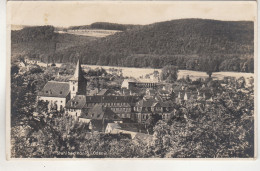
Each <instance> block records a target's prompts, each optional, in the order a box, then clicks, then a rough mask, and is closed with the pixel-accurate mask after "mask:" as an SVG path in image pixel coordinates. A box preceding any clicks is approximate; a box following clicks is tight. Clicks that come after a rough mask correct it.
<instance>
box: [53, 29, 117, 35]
mask: <svg viewBox="0 0 260 171" xmlns="http://www.w3.org/2000/svg"><path fill="white" fill-rule="evenodd" d="M117 32H120V31H118V30H100V29H84V30H83V29H82V30H68V31H58V33H60V34H74V35H81V36H91V37H106V36H109V35H112V34H115V33H117Z"/></svg>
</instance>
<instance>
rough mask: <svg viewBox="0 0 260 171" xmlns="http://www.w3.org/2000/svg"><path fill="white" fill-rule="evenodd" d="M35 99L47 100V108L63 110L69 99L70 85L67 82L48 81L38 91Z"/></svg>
mask: <svg viewBox="0 0 260 171" xmlns="http://www.w3.org/2000/svg"><path fill="white" fill-rule="evenodd" d="M37 99H38V100H43V101H47V102H49V104H48V108H49V110H57V111H63V110H64V107H65V105H66V103H67V101H68V100H69V99H70V85H69V83H67V82H57V81H49V82H47V83H46V85H45V86H44V87H43V89H42V90H41V91H40V92H39V93H38V98H37Z"/></svg>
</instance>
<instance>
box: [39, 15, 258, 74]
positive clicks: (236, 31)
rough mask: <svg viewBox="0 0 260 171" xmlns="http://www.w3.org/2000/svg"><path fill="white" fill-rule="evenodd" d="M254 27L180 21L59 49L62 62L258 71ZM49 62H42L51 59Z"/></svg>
mask: <svg viewBox="0 0 260 171" xmlns="http://www.w3.org/2000/svg"><path fill="white" fill-rule="evenodd" d="M253 54H254V23H253V22H250V21H236V22H234V21H216V20H202V19H180V20H172V21H166V22H160V23H155V24H150V25H145V26H139V27H133V28H132V29H127V30H125V31H123V32H119V33H116V34H114V35H111V36H107V37H104V38H100V39H97V40H95V41H91V42H88V41H86V42H85V43H83V44H81V45H78V44H74V45H73V47H70V48H66V49H63V50H60V51H55V52H53V54H52V58H53V59H54V61H56V62H76V60H77V58H78V57H80V58H82V62H83V63H85V64H94V65H96V64H97V65H111V66H128V67H154V68H162V67H163V66H165V65H169V64H171V65H176V66H178V67H179V68H180V69H191V70H199V71H205V70H207V68H205V66H210V67H211V68H212V69H213V71H239V72H253V71H254V67H253V66H254V65H253V64H254V61H253ZM47 59H48V58H42V60H45V61H47Z"/></svg>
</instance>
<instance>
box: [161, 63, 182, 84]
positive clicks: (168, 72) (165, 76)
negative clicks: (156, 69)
mask: <svg viewBox="0 0 260 171" xmlns="http://www.w3.org/2000/svg"><path fill="white" fill-rule="evenodd" d="M178 72H179V71H178V67H176V66H173V65H167V66H165V67H163V69H162V72H161V80H165V81H166V82H169V83H172V82H174V81H176V80H177V78H178Z"/></svg>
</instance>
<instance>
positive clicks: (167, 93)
mask: <svg viewBox="0 0 260 171" xmlns="http://www.w3.org/2000/svg"><path fill="white" fill-rule="evenodd" d="M158 95H159V96H160V97H161V98H162V99H163V100H170V99H171V98H172V92H171V91H168V90H164V89H162V90H159V91H158Z"/></svg>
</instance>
